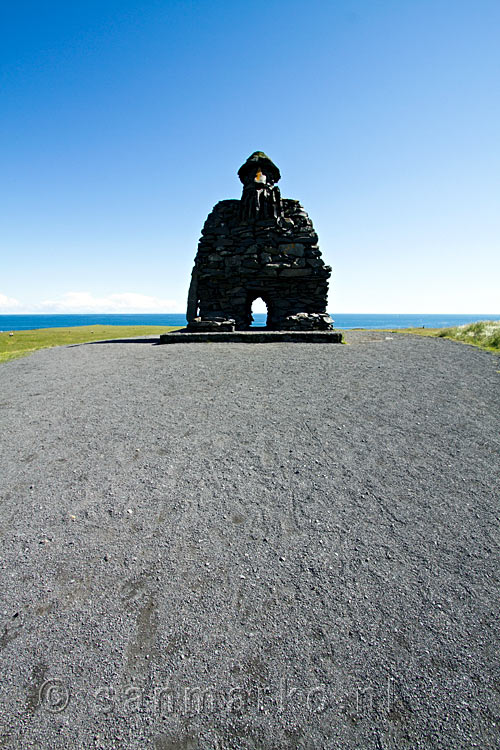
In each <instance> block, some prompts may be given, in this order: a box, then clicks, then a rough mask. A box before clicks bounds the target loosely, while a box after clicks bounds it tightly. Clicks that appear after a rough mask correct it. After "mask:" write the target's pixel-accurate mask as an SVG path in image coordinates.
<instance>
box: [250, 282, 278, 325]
mask: <svg viewBox="0 0 500 750" xmlns="http://www.w3.org/2000/svg"><path fill="white" fill-rule="evenodd" d="M273 308H274V306H273V304H272V301H271V300H270V299H269V297H268V296H267V295H266V294H265V292H261V291H257V290H250V291H249V292H248V294H247V301H246V305H245V325H244V328H247V329H248V328H250V327H252V328H254V327H257V326H258V327H259V328H267V329H272V328H273ZM254 314H258V315H259V317H260V320H261V321H262V317H261V315H262V314H264V315H265V316H266V317H265V320H264V322H263V323H260V322H258V321H256V320H255V319H254ZM256 324H257V325H256Z"/></svg>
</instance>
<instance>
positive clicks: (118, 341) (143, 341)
mask: <svg viewBox="0 0 500 750" xmlns="http://www.w3.org/2000/svg"><path fill="white" fill-rule="evenodd" d="M159 343H160V338H159V337H156V338H142V339H106V340H103V341H84V342H83V343H82V344H70V345H69V348H72V347H74V346H93V345H94V344H151V346H157V345H158V344H159Z"/></svg>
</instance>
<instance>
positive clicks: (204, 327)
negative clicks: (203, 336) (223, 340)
mask: <svg viewBox="0 0 500 750" xmlns="http://www.w3.org/2000/svg"><path fill="white" fill-rule="evenodd" d="M234 328H235V321H234V320H233V319H232V318H217V317H214V318H195V319H194V320H191V321H190V322H189V323H188V324H187V329H186V330H187V331H192V332H193V333H198V332H199V333H205V332H209V331H213V332H215V333H218V332H220V331H234Z"/></svg>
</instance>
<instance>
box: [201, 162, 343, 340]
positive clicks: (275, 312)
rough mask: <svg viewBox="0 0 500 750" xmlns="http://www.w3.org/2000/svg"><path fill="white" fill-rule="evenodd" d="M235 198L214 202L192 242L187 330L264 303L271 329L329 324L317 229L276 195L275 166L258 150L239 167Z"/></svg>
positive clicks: (245, 321)
mask: <svg viewBox="0 0 500 750" xmlns="http://www.w3.org/2000/svg"><path fill="white" fill-rule="evenodd" d="M238 176H239V178H240V180H241V182H242V183H243V194H242V197H241V200H224V201H220V202H219V203H217V205H216V206H215V207H214V208H213V210H212V212H211V213H210V214H209V216H208V218H207V220H206V222H205V226H204V227H203V230H202V233H201V239H200V242H199V245H198V253H197V255H196V259H195V264H194V268H193V273H192V277H191V286H190V289H189V296H188V308H187V319H188V330H189V331H234V330H245V329H248V328H249V327H250V325H251V323H252V320H253V319H252V302H253V301H254V300H255V299H257V298H258V297H261V298H262V299H263V300H264V302H265V303H266V305H267V311H268V315H267V328H268V329H270V330H283V331H290V330H330V329H331V328H332V327H333V321H332V319H331V318H330V316H329V315H328V314H327V313H326V304H327V295H328V279H329V277H330V274H331V270H332V269H331V267H330V266H326V265H325V264H324V262H323V260H322V258H321V253H320V250H319V247H318V236H317V234H316V232H315V231H314V227H313V225H312V222H311V220H310V219H309V217H308V215H307V213H306V212H305V211H304V209H303V208H302V206H301V205H300V203H299V202H298V201H296V200H291V199H288V198H282V197H281V194H280V190H279V187H278V186H277V184H276V183H277V182H278V180H279V179H280V177H281V174H280V171H279V169H278V167H277V166H276V165H275V164H273V162H272V161H271V159H269V157H268V156H266V154H264V153H263V152H262V151H256V152H255V153H253V154H252V155H251V156H250V157H249V158H248V159H247V160H246V162H245V163H244V164H243V166H242V167H240V169H239V171H238Z"/></svg>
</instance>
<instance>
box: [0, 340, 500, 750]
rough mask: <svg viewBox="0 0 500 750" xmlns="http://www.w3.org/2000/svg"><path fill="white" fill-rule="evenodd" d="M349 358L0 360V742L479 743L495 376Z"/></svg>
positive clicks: (116, 347) (355, 345)
mask: <svg viewBox="0 0 500 750" xmlns="http://www.w3.org/2000/svg"><path fill="white" fill-rule="evenodd" d="M349 341H350V342H351V343H350V345H349V346H341V345H329V344H281V343H280V344H253V345H248V344H191V345H188V346H186V345H172V346H153V345H152V343H153V342H143V343H105V344H92V345H82V346H75V347H68V348H58V349H51V350H45V351H40V352H37V353H36V354H34V355H32V356H30V357H27V358H25V359H20V360H16V361H12V362H9V363H6V364H4V365H2V366H1V367H0V415H1V424H2V432H1V462H0V466H1V476H2V482H1V496H0V502H1V506H0V507H1V536H2V546H1V553H0V560H1V572H2V578H1V582H2V589H1V607H0V615H1V620H2V622H1V625H0V669H1V680H0V701H1V702H0V713H1V717H0V747H2V748H4V747H5V748H23V750H24V748H31V747H36V748H85V750H87V749H89V748H141V750H142V749H143V748H152V749H153V750H192V749H194V748H203V749H209V750H225V749H226V748H227V749H229V748H235V749H238V750H247V749H248V750H254V749H256V748H265V749H270V750H274V749H278V748H303V749H306V748H307V749H308V750H309V749H310V750H312V749H313V748H314V750H316V749H317V748H328V749H331V750H333V749H336V748H343V749H348V750H350V749H351V748H352V749H353V750H354V749H359V750H371V749H372V748H373V749H374V750H389V748H390V749H394V750H396V749H397V750H401V749H406V748H425V749H427V748H450V749H451V748H453V750H457V749H458V748H460V750H465V749H467V748H473V747H477V748H498V747H499V722H500V715H499V714H500V712H499V703H500V700H499V698H500V696H499V686H500V682H499V679H498V661H497V657H498V652H497V627H498V621H497V615H498V613H497V594H498V589H497V573H498V559H497V557H496V552H497V533H498V517H497V515H498V504H497V500H498V475H499V460H498V456H499V434H498V427H499V420H498V415H499V413H500V409H499V400H500V399H499V387H498V385H499V382H500V381H499V377H500V376H499V374H498V372H497V371H498V370H499V369H500V365H499V362H498V359H497V358H496V357H495V356H493V355H491V354H488V353H486V352H482V351H479V350H477V349H473V348H470V347H466V346H463V345H460V344H456V343H454V342H451V341H445V340H440V339H424V338H417V337H410V336H404V335H397V334H395V335H393V334H388V337H387V338H386V335H385V334H376V333H373V334H364V333H361V332H360V333H355V332H353V333H351V334H350V335H349Z"/></svg>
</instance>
